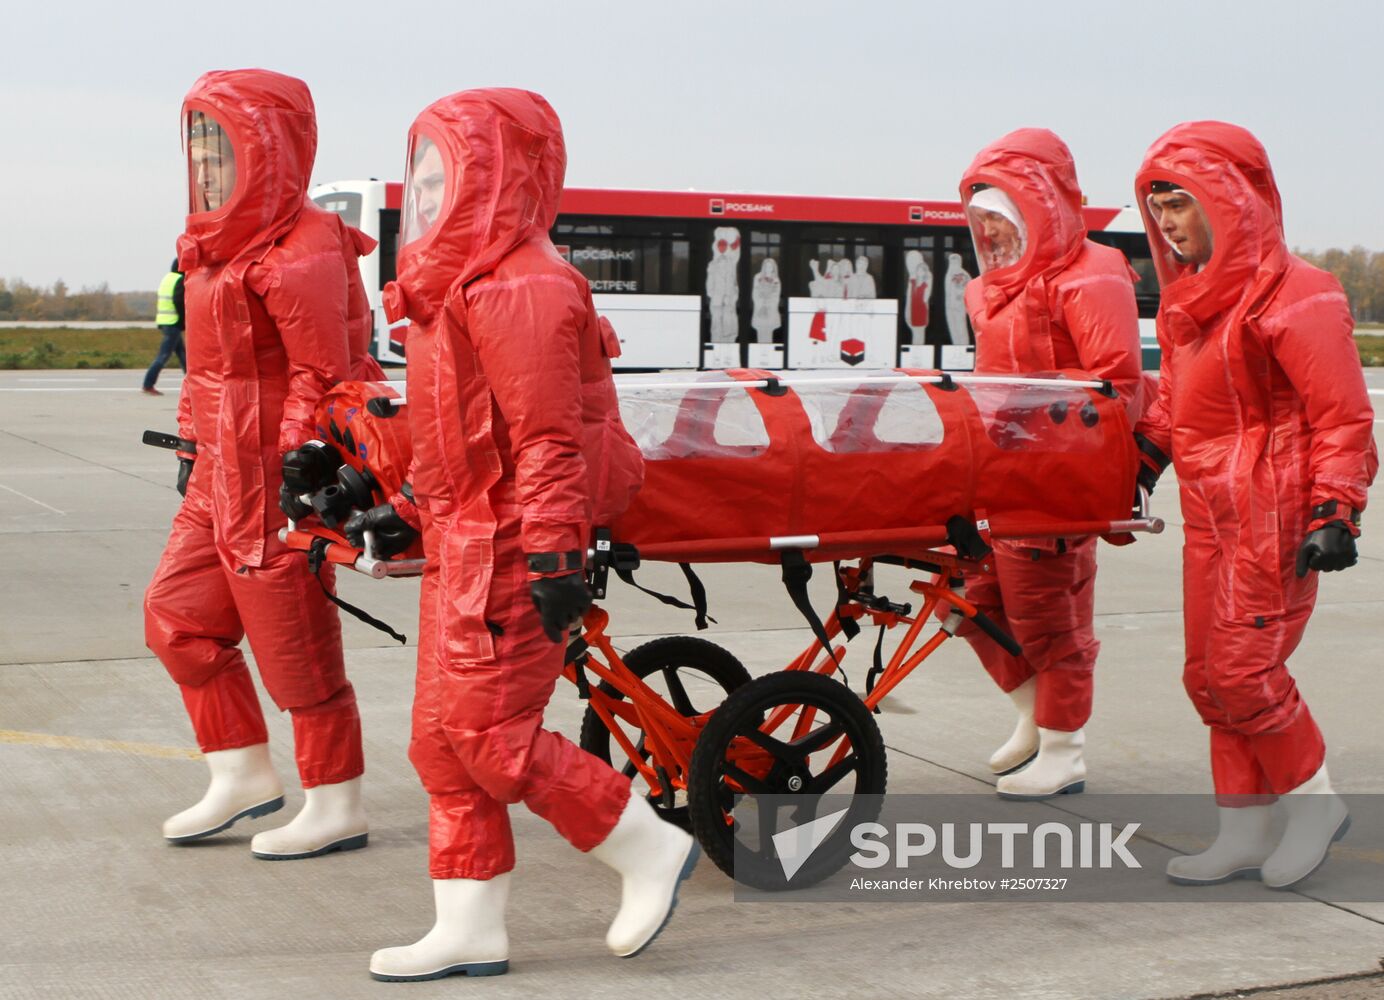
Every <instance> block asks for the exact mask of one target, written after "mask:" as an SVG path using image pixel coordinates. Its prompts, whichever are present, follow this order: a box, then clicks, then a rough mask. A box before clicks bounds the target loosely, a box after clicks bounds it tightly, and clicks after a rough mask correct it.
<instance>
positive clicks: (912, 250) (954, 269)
mask: <svg viewBox="0 0 1384 1000" xmlns="http://www.w3.org/2000/svg"><path fill="white" fill-rule="evenodd" d="M898 271H899V273H898V280H899V283H900V284H899V292H898V297H899V299H900V301H901V303H902V306H901V308H900V310H899V325H900V335H901V336H902V337H903V343H905V344H944V345H945V344H970V343H971V342H972V340H973V339H974V338H973V337H972V335H971V330H970V323H969V321H968V319H967V317H966V307H965V301H964V300H965V290H966V282H968V281H970V279H971V278H972V277H973V276H974V275H975V274H976V273H977V269H976V261H975V252H974V250H973V249H972V247H971V240H970V236H969V235H968V234H966V233H958V232H955V231H946V232H939V231H934V232H933V233H932V234H930V235H926V236H923V235H920V236H905V237H904V239H903V261H902V265H901V266H898ZM953 328H955V330H953Z"/></svg>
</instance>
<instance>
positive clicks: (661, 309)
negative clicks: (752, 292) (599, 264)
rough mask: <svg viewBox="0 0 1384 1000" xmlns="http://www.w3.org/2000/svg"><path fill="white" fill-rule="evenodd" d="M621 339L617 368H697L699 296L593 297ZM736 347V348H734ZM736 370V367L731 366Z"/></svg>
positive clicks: (610, 294)
mask: <svg viewBox="0 0 1384 1000" xmlns="http://www.w3.org/2000/svg"><path fill="white" fill-rule="evenodd" d="M591 301H592V303H593V304H594V305H595V306H596V311H597V312H598V313H600V314H601V315H603V316H605V317H606V318H607V319H609V320H610V324H611V326H613V327H615V335H616V337H618V338H619V339H620V357H618V358H616V359H615V360H614V362H613V364H614V365H615V367H616V368H696V367H697V366H698V363H699V362H700V360H701V339H702V298H701V296H700V295H619V294H614V293H597V294H595V295H592V296H591ZM732 346H733V345H732ZM732 367H733V366H732Z"/></svg>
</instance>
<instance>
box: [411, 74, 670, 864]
mask: <svg viewBox="0 0 1384 1000" xmlns="http://www.w3.org/2000/svg"><path fill="white" fill-rule="evenodd" d="M411 134H412V137H413V142H414V156H415V158H420V157H433V155H434V154H433V152H432V151H431V150H429V151H428V152H426V153H424V152H423V150H424V149H427V148H428V145H429V144H435V146H433V147H432V148H433V149H436V150H439V151H440V152H441V154H442V158H441V162H442V164H443V169H444V170H445V175H446V185H447V189H446V194H445V197H443V198H442V199H441V201H440V205H441V207H440V209H437V210H436V212H437V214H436V216H435V218H428V219H426V220H420V219H413V218H410V219H406V220H405V223H404V229H405V233H409V232H410V231H412V232H418V231H419V230H424V232H423V234H422V235H419V236H417V238H414V239H413V240H412V241H410V242H407V243H405V244H404V245H403V246H402V247H401V249H400V253H399V266H398V276H399V277H398V281H397V283H394V284H391V285H390V286H389V287H388V288H386V291H385V301H386V307H387V309H388V310H389V312H390V315H391V317H393V318H396V319H397V318H401V317H402V316H403V315H405V314H407V315H408V316H409V317H410V318H411V319H412V320H413V321H414V322H413V325H412V328H411V330H410V332H409V341H408V357H409V373H408V382H409V386H408V401H409V424H410V429H411V432H412V437H413V449H414V458H413V472H412V476H411V481H412V483H413V488H414V494H415V496H416V497H417V500H418V507H419V508H420V510H421V516H422V527H423V532H424V540H423V546H424V550H425V552H426V554H427V567H426V570H425V573H424V576H423V589H422V605H421V610H420V615H419V617H420V627H419V649H418V687H417V692H416V695H415V699H414V717H413V740H412V743H411V745H410V749H409V756H410V758H411V759H412V761H413V763H414V766H415V767H416V768H417V770H418V774H419V776H420V777H421V778H422V781H423V786H424V788H426V789H427V791H428V793H429V795H430V796H431V814H430V842H431V863H430V871H431V874H432V877H433V878H435V879H454V878H469V879H487V878H492V877H494V876H495V875H498V874H501V873H503V872H507V871H509V870H510V869H511V868H512V867H513V866H514V845H513V839H512V837H511V835H510V829H509V820H508V813H507V806H508V804H509V803H512V802H520V801H522V802H523V803H525V804H526V805H527V806H528V807H529V808H530V809H532V810H533V811H534V812H536V813H538V814H539V815H540V816H543V817H544V818H545V819H547V820H548V821H549V822H551V823H552V824H553V825H554V826H555V827H556V828H557V830H558V832H559V833H561V834H562V835H563V836H564V837H565V838H567V839H568V840H569V841H571V843H572V844H574V845H575V846H576V847H578V848H579V849H582V850H589V849H590V848H592V847H594V846H596V845H597V844H599V843H600V842H601V841H602V840H604V839H605V837H606V835H607V834H608V833H609V832H610V830H611V829H612V828H613V827H614V825H615V822H616V820H617V819H618V818H619V816H620V813H621V810H622V809H623V808H624V806H625V803H626V802H627V800H628V798H629V794H630V791H629V780H628V779H627V778H625V777H623V776H622V775H620V774H618V773H617V772H615V771H614V770H613V769H612V768H611V767H610V766H609V765H607V764H605V763H604V762H602V761H599V760H597V759H596V758H595V757H592V756H591V755H589V754H587V753H584V752H583V751H581V750H580V749H578V748H577V747H576V746H574V745H573V744H572V743H570V742H569V741H568V740H566V739H564V738H563V737H561V736H559V735H558V734H556V733H552V732H548V731H547V730H545V729H543V728H542V721H543V710H544V707H545V706H546V704H547V702H548V698H549V696H550V695H551V693H552V690H553V686H554V684H555V683H556V680H557V678H558V676H559V675H560V673H561V670H562V663H563V645H562V644H559V643H553V642H551V641H549V640H548V639H547V638H546V637H545V636H544V634H543V631H542V628H541V624H540V620H539V616H538V613H537V611H536V610H535V608H534V605H533V602H532V600H531V598H530V595H529V583H530V580H531V579H534V578H536V577H537V576H538V575H540V574H534V573H530V572H529V570H528V566H527V563H526V559H525V556H526V554H537V553H563V554H566V553H581V555H580V556H577V557H576V558H577V559H578V560H579V561H580V562H584V559H585V550H586V548H587V545H588V542H589V534H590V530H591V526H592V524H593V519H594V520H595V521H596V522H598V523H608V522H609V520H610V519H611V518H612V517H613V516H614V515H615V514H616V513H618V512H619V511H620V510H621V509H623V508H624V507H625V505H626V504H627V503H628V502H629V499H630V497H631V496H632V495H633V493H634V491H635V490H636V489H637V488H638V485H639V482H640V479H641V476H642V464H641V459H640V457H639V452H638V449H637V448H636V447H635V444H634V442H633V441H632V440H631V439H630V437H629V435H628V434H627V433H626V432H625V430H624V427H623V426H622V425H621V423H620V420H619V410H618V405H617V402H616V397H615V385H614V382H613V381H612V379H611V374H610V360H609V359H610V358H611V357H613V356H615V355H616V354H617V353H618V346H617V345H618V341H617V340H616V339H615V335H614V331H613V330H611V329H610V326H609V324H608V323H604V322H602V321H601V320H600V319H599V317H598V316H597V315H596V312H595V310H594V308H593V307H592V303H591V294H590V291H589V289H588V288H587V283H586V280H585V279H584V278H583V277H582V276H581V274H580V273H579V272H577V270H576V269H575V268H573V267H572V266H571V265H570V264H568V263H567V262H566V261H564V260H563V259H562V258H561V257H560V256H558V254H557V252H556V251H555V250H554V248H553V245H552V243H551V242H550V241H549V240H548V236H547V232H548V230H549V229H550V228H551V226H552V224H553V220H554V217H555V215H556V213H557V204H558V196H559V194H560V193H561V190H562V178H563V172H564V169H565V166H566V154H565V152H564V147H563V141H562V131H561V126H560V125H559V123H558V120H557V116H556V115H555V114H554V113H553V110H552V109H551V108H550V107H549V106H548V104H547V103H546V102H545V101H544V100H543V99H542V98H541V97H538V96H537V95H534V94H530V93H527V92H525V91H518V90H476V91H467V92H464V93H460V94H455V95H453V96H451V97H448V98H444V99H443V100H441V101H438V102H436V103H435V104H433V105H432V106H430V107H429V108H427V109H426V110H424V111H423V113H422V114H420V115H419V116H418V119H417V120H416V121H415V123H414V125H413V129H412V133H411ZM434 162H436V161H435V159H434ZM414 174H415V171H414V170H413V169H411V178H412V179H411V180H410V181H409V182H408V183H409V184H410V185H412V184H414V182H415V181H416V182H417V184H418V186H419V188H420V190H421V189H422V188H423V186H424V185H425V184H426V182H427V180H426V178H425V177H422V176H416V177H415V176H414ZM406 197H408V198H409V199H410V201H411V203H412V204H411V205H410V206H408V207H406V208H405V214H406V215H408V214H409V213H410V212H411V211H419V212H423V213H424V214H426V213H427V211H428V208H427V207H426V206H425V197H426V196H424V195H419V196H417V197H415V196H414V194H413V188H412V186H410V188H409V190H408V192H407V194H406ZM431 204H432V205H433V206H436V205H437V204H439V202H437V201H433V202H431ZM419 206H423V207H419Z"/></svg>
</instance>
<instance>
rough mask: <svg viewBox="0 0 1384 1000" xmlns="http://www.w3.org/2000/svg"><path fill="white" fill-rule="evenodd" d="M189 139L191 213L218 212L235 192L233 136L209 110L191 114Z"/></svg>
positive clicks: (186, 130)
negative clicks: (208, 112)
mask: <svg viewBox="0 0 1384 1000" xmlns="http://www.w3.org/2000/svg"><path fill="white" fill-rule="evenodd" d="M183 124H184V131H183V135H184V136H185V137H186V139H187V191H188V212H189V214H192V215H196V214H198V213H201V212H215V211H216V210H217V209H219V208H221V207H222V206H223V205H225V204H226V203H227V202H228V201H230V200H231V195H232V194H233V193H234V191H235V181H236V164H235V147H234V146H233V145H232V144H231V137H230V136H229V135H228V134H227V133H226V130H225V129H224V128H222V127H221V123H220V122H218V121H217V120H216V119H215V118H213V117H212V116H211V115H209V114H207V113H206V112H205V111H189V112H188V113H187V119H186V121H185V122H184V123H183Z"/></svg>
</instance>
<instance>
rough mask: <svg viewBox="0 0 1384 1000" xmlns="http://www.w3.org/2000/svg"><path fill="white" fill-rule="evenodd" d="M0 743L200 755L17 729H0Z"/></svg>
mask: <svg viewBox="0 0 1384 1000" xmlns="http://www.w3.org/2000/svg"><path fill="white" fill-rule="evenodd" d="M0 743H9V744H12V745H17V746H30V747H44V748H46V749H49V750H88V751H94V752H96V753H123V754H133V755H135V756H137V757H162V758H171V759H174V760H197V759H199V758H200V757H201V756H202V753H201V751H200V750H189V749H188V748H186V747H170V746H164V745H162V744H159V743H139V742H135V741H131V740H98V739H90V738H88V737H85V736H59V735H57V734H56V733H28V732H23V731H21V730H18V729H0Z"/></svg>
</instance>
